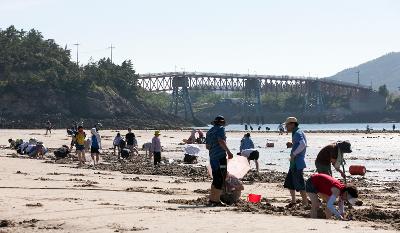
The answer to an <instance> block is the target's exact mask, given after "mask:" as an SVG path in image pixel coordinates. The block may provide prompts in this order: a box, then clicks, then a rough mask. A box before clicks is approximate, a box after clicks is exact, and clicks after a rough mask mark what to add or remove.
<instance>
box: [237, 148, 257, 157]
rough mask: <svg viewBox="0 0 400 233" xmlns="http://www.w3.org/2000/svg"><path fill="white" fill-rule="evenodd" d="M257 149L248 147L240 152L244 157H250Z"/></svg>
mask: <svg viewBox="0 0 400 233" xmlns="http://www.w3.org/2000/svg"><path fill="white" fill-rule="evenodd" d="M254 151H256V149H246V150H242V153H241V154H240V155H241V156H243V157H246V158H249V156H250V154H251V153H253V152H254Z"/></svg>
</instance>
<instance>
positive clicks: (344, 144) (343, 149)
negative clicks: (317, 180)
mask: <svg viewBox="0 0 400 233" xmlns="http://www.w3.org/2000/svg"><path fill="white" fill-rule="evenodd" d="M351 152H352V150H351V144H350V142H348V141H339V142H336V143H332V144H330V145H327V146H325V147H324V148H322V149H321V151H320V152H319V153H318V155H317V158H316V159H315V167H316V168H317V172H318V173H323V174H327V175H330V176H332V169H331V164H332V166H333V167H334V168H335V169H336V171H338V172H339V173H340V175H341V176H342V177H343V178H345V177H346V174H345V173H344V172H343V171H342V170H341V169H340V166H341V165H342V163H343V154H344V153H351Z"/></svg>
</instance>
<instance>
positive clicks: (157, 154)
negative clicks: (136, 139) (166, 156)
mask: <svg viewBox="0 0 400 233" xmlns="http://www.w3.org/2000/svg"><path fill="white" fill-rule="evenodd" d="M160 135H161V133H160V131H158V130H157V131H155V132H154V137H153V139H152V140H151V147H150V152H151V154H152V156H153V158H154V166H158V165H159V164H160V163H161V141H160Z"/></svg>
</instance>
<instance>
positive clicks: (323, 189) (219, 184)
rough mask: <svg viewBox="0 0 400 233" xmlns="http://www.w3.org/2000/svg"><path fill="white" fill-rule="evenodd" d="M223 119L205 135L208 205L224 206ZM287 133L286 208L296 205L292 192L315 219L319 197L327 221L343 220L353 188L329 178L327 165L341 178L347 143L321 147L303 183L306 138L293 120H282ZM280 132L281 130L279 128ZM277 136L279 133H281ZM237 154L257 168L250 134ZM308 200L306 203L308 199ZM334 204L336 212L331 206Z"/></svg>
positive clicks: (228, 154) (352, 200) (353, 199)
mask: <svg viewBox="0 0 400 233" xmlns="http://www.w3.org/2000/svg"><path fill="white" fill-rule="evenodd" d="M225 124H226V122H225V118H224V117H223V116H217V117H216V118H215V120H214V121H213V127H212V128H211V129H210V130H209V131H208V132H207V136H206V147H207V149H208V150H209V157H210V164H211V169H212V178H213V180H212V184H211V191H210V196H209V205H210V206H224V205H225V203H223V202H222V198H221V194H222V193H223V191H224V188H225V187H224V183H226V181H227V180H229V174H228V171H227V163H228V160H229V159H232V158H233V154H232V152H231V151H230V150H229V148H228V146H227V143H226V134H225V128H224V126H225ZM285 127H286V130H287V132H288V133H291V135H292V140H291V141H290V142H287V147H288V148H291V152H290V155H289V157H290V162H289V164H288V165H289V170H288V172H287V175H286V179H285V181H284V184H283V187H284V188H286V189H288V190H289V193H290V196H291V203H290V204H289V205H288V207H292V206H294V205H296V204H297V202H296V192H299V193H300V195H301V198H302V205H303V206H304V208H306V209H308V208H309V207H310V202H311V217H313V218H316V217H317V210H318V209H319V207H320V205H321V201H320V198H322V200H323V201H325V202H326V206H327V208H326V209H325V214H326V217H327V218H330V217H331V216H332V215H334V216H335V217H336V218H337V219H344V202H345V201H348V202H349V203H350V204H352V205H354V204H355V202H356V199H357V197H358V190H357V188H356V187H355V186H353V185H351V184H347V182H346V179H345V180H344V183H343V182H341V181H339V180H337V179H335V178H333V177H332V171H331V166H333V167H335V169H336V170H337V171H338V172H340V174H341V175H342V177H345V174H344V171H342V170H341V169H340V165H342V164H343V154H344V153H351V152H352V151H351V144H350V143H349V142H347V141H345V142H337V143H334V144H332V145H328V146H326V147H324V148H323V149H322V150H321V151H320V152H319V154H318V155H317V159H316V161H315V164H316V167H317V173H315V174H312V175H311V176H310V177H309V178H308V179H307V181H305V179H304V174H303V170H304V169H305V168H306V166H307V165H306V162H305V156H306V150H307V138H306V135H305V133H304V132H303V131H302V130H301V129H300V127H299V122H298V120H297V119H296V118H295V117H289V118H287V119H286V121H285ZM279 131H281V129H279ZM281 134H283V133H282V132H281ZM240 151H241V152H240V153H238V155H241V156H245V157H247V158H248V160H249V162H250V160H255V161H256V166H257V167H258V163H257V160H258V157H259V153H258V151H256V150H254V143H253V141H252V140H251V138H250V134H249V133H247V134H245V135H244V137H243V139H242V140H241V145H240ZM308 198H309V199H310V201H309V199H308ZM336 201H337V203H338V206H339V209H337V208H336V207H335V206H334V204H335V202H336Z"/></svg>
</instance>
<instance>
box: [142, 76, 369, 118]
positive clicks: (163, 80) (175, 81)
mask: <svg viewBox="0 0 400 233" xmlns="http://www.w3.org/2000/svg"><path fill="white" fill-rule="evenodd" d="M137 85H139V86H140V87H142V88H143V89H145V90H147V91H153V92H160V91H172V101H171V105H170V111H171V113H174V114H178V111H179V110H180V108H183V110H184V113H185V118H186V119H188V117H189V115H190V117H191V118H193V119H194V118H195V117H194V114H193V110H192V103H191V100H190V95H189V90H210V91H218V90H219V91H241V92H244V98H243V104H242V106H243V107H242V117H243V119H245V118H247V119H249V114H251V115H253V116H256V121H257V123H263V119H262V116H261V95H262V94H264V93H271V92H272V93H279V92H290V93H296V94H298V95H301V96H304V99H305V103H306V104H312V105H313V106H315V108H317V109H318V110H319V111H322V109H323V103H324V97H326V96H329V97H354V96H363V95H368V94H370V93H371V92H372V89H371V88H370V87H368V86H363V85H356V84H352V83H345V82H339V81H334V80H328V79H317V78H310V77H299V76H273V75H245V74H229V73H198V72H167V73H149V74H141V75H139V78H138V80H137ZM254 111H255V112H254ZM248 121H250V120H248Z"/></svg>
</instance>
